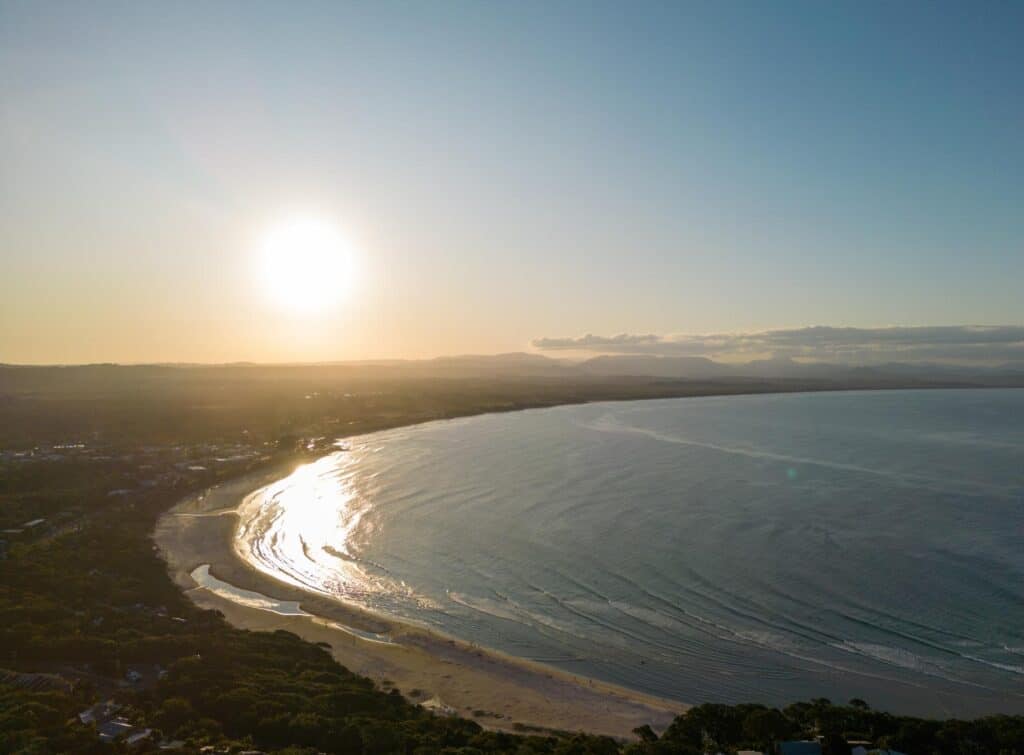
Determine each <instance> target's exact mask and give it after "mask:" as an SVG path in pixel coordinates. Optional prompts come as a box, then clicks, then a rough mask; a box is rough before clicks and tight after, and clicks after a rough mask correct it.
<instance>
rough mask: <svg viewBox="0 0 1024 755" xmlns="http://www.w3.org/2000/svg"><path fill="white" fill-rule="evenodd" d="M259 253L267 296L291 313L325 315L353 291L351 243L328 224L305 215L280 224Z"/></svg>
mask: <svg viewBox="0 0 1024 755" xmlns="http://www.w3.org/2000/svg"><path fill="white" fill-rule="evenodd" d="M260 252H261V256H262V267H263V269H262V273H263V281H264V284H265V287H266V290H267V293H268V295H269V296H270V298H271V299H273V301H274V302H275V303H276V304H277V305H278V306H280V307H282V308H283V309H286V310H288V311H290V312H293V313H297V314H313V313H317V312H323V311H324V310H327V309H329V308H331V307H333V306H335V305H337V304H339V303H340V302H341V301H342V300H343V299H344V298H345V297H346V296H347V295H348V294H349V292H350V291H351V289H352V285H353V278H354V275H355V269H354V267H355V259H354V250H353V248H352V245H351V243H350V242H349V241H348V239H346V238H345V236H344V235H343V234H341V233H340V232H339V231H338V229H337V228H335V227H334V226H333V225H331V224H330V223H328V222H326V221H324V220H321V219H319V218H315V217H309V216H303V217H294V218H290V219H288V220H286V221H284V222H281V223H279V224H277V225H275V226H273V227H272V228H271V229H270V230H269V231H268V232H267V233H266V235H265V236H264V237H263V240H262V243H261V249H260Z"/></svg>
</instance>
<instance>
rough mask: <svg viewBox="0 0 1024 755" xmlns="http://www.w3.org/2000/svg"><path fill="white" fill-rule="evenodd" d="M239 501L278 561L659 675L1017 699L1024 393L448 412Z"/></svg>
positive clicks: (310, 583) (730, 692) (285, 568)
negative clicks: (451, 415)
mask: <svg viewBox="0 0 1024 755" xmlns="http://www.w3.org/2000/svg"><path fill="white" fill-rule="evenodd" d="M240 513H241V520H240V527H239V532H238V540H237V548H238V550H239V552H240V553H241V554H242V555H243V557H244V558H246V559H247V560H248V561H250V562H251V563H252V564H253V565H254V566H255V567H256V568H258V569H260V570H262V571H264V572H266V573H268V574H270V575H272V576H274V577H276V578H278V579H281V580H283V581H286V582H289V583H291V584H294V585H299V586H302V587H304V588H306V589H309V590H311V591H315V592H318V593H322V594H327V595H331V596H335V597H337V598H339V599H341V600H344V601H347V602H350V603H353V604H355V605H358V606H361V607H363V608H366V609H368V610H370V611H374V612H378V613H382V614H386V615H388V616H392V617H395V618H398V619H401V620H404V621H409V622H413V623H417V624H420V625H422V626H426V627H430V628H433V629H436V630H439V631H442V632H444V633H447V634H449V635H452V636H455V637H458V638H461V639H464V640H466V641H469V642H473V643H476V644H479V645H481V646H484V647H489V648H495V649H497V650H501V651H504V652H506V653H510V654H512V655H516V656H520V657H523V658H529V659H532V660H536V661H540V662H543V663H547V664H550V665H552V666H557V667H559V668H562V669H565V670H568V671H570V672H573V673H576V674H579V675H581V676H588V677H593V678H598V679H602V680H606V681H610V682H614V683H617V684H621V685H623V686H626V687H630V688H633V689H637V690H640V691H643V692H647V693H651V694H656V695H660V696H663V697H667V698H671V699H676V700H680V701H683V702H690V703H699V702H707V701H710V702H725V703H736V702H763V703H770V704H784V703H787V702H791V701H795V700H801V699H809V698H812V697H827V698H829V699H831V700H833V701H834V702H846V701H848V700H849V699H851V698H862V699H865V700H867V701H868V702H869V703H870V704H872V705H874V706H876V707H883V708H886V709H890V710H894V711H900V712H906V713H914V714H925V715H960V716H968V715H978V714H982V713H991V712H1008V713H1009V712H1016V713H1022V712H1024V579H1022V578H1024V390H1012V389H1011V390H960V391H956V390H929V391H870V392H868V391H865V392H840V393H811V394H780V395H758V396H728V397H700V398H681V399H669V400H655V401H637V402H612V403H599V404H586V405H577V406H565V407H557V408H553V409H541V410H528V411H522V412H513V413H504V414H491V415H483V416H478V417H471V418H466V419H457V420H449V421H442V422H432V423H429V424H424V425H418V426H412V427H406V428H400V429H396V430H389V431H385V432H380V433H375V434H371V435H366V436H361V437H358V438H353V439H350V440H347V441H345V442H344V443H343V444H341V446H340V447H339V450H338V451H337V452H336V453H334V454H331V455H330V456H327V457H325V458H323V459H320V460H319V461H316V462H314V463H312V464H309V465H306V466H304V467H302V468H300V469H299V470H298V471H297V472H296V473H295V474H293V475H291V476H290V477H288V478H286V479H284V480H281V481H279V482H276V483H274V484H272V485H270V486H268V487H266V488H263V489H261V490H260V491H257V492H256V493H254V494H252V495H251V496H249V497H248V498H247V499H246V500H245V502H244V504H243V506H242V507H241V509H240Z"/></svg>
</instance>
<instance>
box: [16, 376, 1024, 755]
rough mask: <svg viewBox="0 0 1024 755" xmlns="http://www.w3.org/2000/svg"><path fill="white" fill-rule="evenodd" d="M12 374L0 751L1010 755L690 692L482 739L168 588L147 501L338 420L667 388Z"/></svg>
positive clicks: (853, 717)
mask: <svg viewBox="0 0 1024 755" xmlns="http://www.w3.org/2000/svg"><path fill="white" fill-rule="evenodd" d="M104 369H105V370H107V371H113V372H112V373H111V374H116V375H117V379H118V380H122V379H123V378H124V375H123V374H121V373H118V372H117V368H104ZM25 374H27V373H19V375H18V381H17V385H12V384H7V385H6V386H5V385H4V384H3V383H2V382H0V390H3V393H2V395H0V428H3V430H2V441H0V530H4V533H3V534H0V546H2V550H0V752H4V753H6V752H11V753H64V752H82V753H91V752H95V753H112V752H120V751H131V752H151V751H160V750H161V748H162V747H163V748H165V749H168V748H172V747H173V748H175V749H176V750H177V751H181V752H200V751H204V752H229V751H232V752H240V751H245V750H261V751H266V752H293V753H298V752H310V753H312V752H338V753H368V754H369V753H374V754H377V753H379V754H382V755H383V754H384V753H409V754H412V753H441V752H443V753H467V754H468V753H485V752H495V753H518V754H520V755H527V754H529V753H553V754H554V753H558V754H563V753H564V754H566V755H568V754H569V753H573V754H576V753H579V754H583V753H618V752H624V753H635V754H639V753H666V754H667V753H703V752H718V751H722V752H732V751H735V750H737V749H743V748H751V749H754V748H756V749H759V750H763V751H767V750H769V749H771V748H772V747H773V746H774V744H775V743H777V742H780V741H783V740H786V739H794V738H796V739H800V738H816V739H818V740H819V741H820V742H821V743H822V748H823V751H824V752H826V753H846V752H849V744H848V742H851V741H865V742H870V743H871V744H873V745H874V746H878V747H891V748H893V749H895V750H899V751H901V752H905V753H910V754H911V755H931V754H933V753H942V754H943V755H945V754H946V753H949V754H951V755H952V754H953V753H958V754H959V753H993V754H996V755H1000V754H1004V755H1006V754H1009V753H1021V754H1024V717H1009V716H997V717H990V718H984V719H979V720H975V721H932V720H922V719H915V718H906V717H900V716H894V715H891V714H888V713H885V712H879V711H874V710H872V709H871V708H870V707H869V706H868V705H867V704H866V703H864V702H862V701H851V702H850V703H849V704H844V705H836V704H832V703H831V702H829V701H827V700H815V701H811V702H805V703H796V704H792V705H789V706H787V707H784V708H782V709H776V708H770V707H765V706H760V705H738V706H725V705H711V704H705V705H700V706H698V707H695V708H692V709H690V710H689V711H688V712H687V713H685V714H684V715H681V716H679V717H678V718H677V719H676V721H675V722H674V723H673V724H672V725H671V727H669V728H668V729H667V730H666V731H664V732H660V733H656V732H654V731H652V730H651V729H649V728H646V727H645V728H642V729H638V730H637V731H636V732H635V734H636V739H635V740H634V741H632V742H617V741H614V740H612V739H609V738H607V737H596V736H589V735H587V734H584V733H569V732H550V731H541V730H525V729H524V730H522V731H520V732H518V733H513V732H496V731H489V730H486V729H485V728H483V727H481V725H480V724H479V723H477V722H475V721H472V720H467V719H462V718H455V717H444V716H437V715H434V714H432V713H430V712H428V711H426V710H424V709H423V708H421V707H419V706H417V705H415V704H413V703H411V702H409V701H408V700H407V699H406V698H405V697H404V696H403V694H402V691H401V690H398V689H394V688H390V689H385V688H381V687H378V686H375V685H374V683H373V682H371V681H370V680H368V679H366V678H362V677H360V676H357V675H355V674H353V673H351V672H350V671H348V670H347V669H345V668H344V667H342V666H341V665H339V664H338V663H337V662H336V661H335V660H334V659H333V658H332V656H331V655H330V653H329V652H328V651H327V650H326V649H325V648H324V647H321V646H318V645H314V644H310V643H308V642H305V641H303V640H301V639H299V638H298V637H296V636H294V635H291V634H289V633H286V632H276V633H257V632H248V631H242V630H238V629H234V628H232V627H231V626H230V625H228V624H227V623H226V622H225V621H224V619H223V617H222V616H221V615H220V614H219V613H217V612H215V611H206V610H201V609H199V608H197V607H196V606H195V605H194V604H192V603H191V601H190V600H188V598H187V597H186V596H184V595H183V594H182V593H181V592H180V591H179V590H178V589H177V587H176V586H175V585H174V584H173V583H172V582H171V580H170V578H169V577H168V575H167V572H166V569H165V566H164V564H163V562H162V561H161V560H160V557H159V555H158V553H156V552H155V549H154V546H153V543H152V540H151V539H150V533H151V532H152V529H153V527H154V524H155V522H156V520H157V518H158V517H159V515H160V514H161V513H162V512H163V511H165V510H166V509H167V508H168V507H170V506H172V505H173V504H174V503H175V502H177V501H178V500H180V498H182V497H183V496H185V495H186V494H188V493H189V492H192V491H195V490H199V489H202V488H203V487H205V486H208V485H210V484H213V483H215V482H217V481H219V480H224V479H228V478H230V477H233V476H237V475H239V474H241V473H243V472H245V471H248V470H251V469H253V468H255V467H258V466H260V465H266V464H271V463H279V462H281V461H282V460H285V459H290V458H296V459H298V458H301V457H303V456H304V455H310V454H315V453H317V450H318V448H321V447H322V446H323V444H324V443H325V442H329V441H330V440H333V439H334V438H336V437H339V436H342V435H345V434H351V433H353V432H363V431H368V430H372V429H377V428H380V427H386V426H393V425H395V424H401V423H404V422H408V421H422V420H425V419H432V418H440V417H447V416H455V415H459V414H468V413H473V412H479V411H495V410H507V409H511V408H518V407H523V406H534V405H549V404H554V403H560V402H564V401H580V400H588V399H592V398H630V397H639V396H645V395H664V394H667V393H669V392H670V391H669V389H668V388H667V387H666V386H665V385H664V384H637V383H628V384H625V385H623V386H620V387H619V388H618V389H616V388H615V387H614V386H609V385H606V384H601V385H596V386H582V387H581V386H579V385H562V386H560V385H559V384H558V383H557V382H555V383H552V382H551V381H543V382H540V383H534V382H530V381H512V382H508V383H493V382H487V381H441V382H438V381H431V382H429V383H421V382H415V381H413V382H408V383H387V384H383V385H379V386H373V387H372V390H371V386H368V385H367V384H365V383H358V384H350V383H345V382H344V381H343V380H342V379H341V378H338V377H332V378H331V379H330V380H327V379H326V378H324V377H323V376H322V375H320V376H315V379H314V377H310V378H309V379H307V380H303V379H302V378H301V376H292V377H290V378H289V379H288V380H272V381H271V380H258V381H252V382H248V383H246V382H244V381H243V382H239V381H238V380H234V381H233V382H232V381H228V382H227V383H225V382H224V381H225V378H223V376H221V377H216V376H215V375H205V376H202V380H201V381H200V383H199V384H197V385H192V384H189V385H186V386H184V387H182V386H181V385H179V384H173V381H172V385H171V387H170V388H167V387H166V384H148V383H146V381H144V380H143V381H141V382H139V383H138V384H136V385H135V388H134V389H128V388H126V387H125V386H124V385H122V384H120V383H117V381H112V382H111V381H107V382H104V380H102V379H99V378H95V376H89V381H85V383H83V382H82V380H81V379H80V377H81V376H77V378H76V380H77V382H76V381H75V380H70V381H65V382H63V383H62V382H61V381H59V380H55V379H54V380H55V382H48V381H50V380H51V378H50V377H49V376H46V380H42V381H40V382H39V383H35V384H33V382H32V381H31V380H25V379H24V376H25ZM68 376H70V377H74V375H72V373H68ZM193 377H194V376H193ZM236 377H237V376H236ZM90 381H92V382H90ZM33 385H35V386H36V387H33ZM161 385H164V387H161ZM40 386H42V387H40ZM154 386H155V387H154ZM4 388H6V390H4ZM690 388H691V389H692V390H693V392H707V390H708V389H707V388H706V387H702V388H700V390H698V389H697V388H696V387H694V386H690ZM685 389H686V386H685V385H680V384H674V385H673V386H672V387H671V390H673V391H675V393H676V394H685ZM616 390H618V391H619V392H618V393H616V392H615V391H616ZM108 700H109V701H112V706H113V707H114V708H116V710H117V719H116V720H117V721H120V722H122V724H123V726H124V729H125V731H126V732H127V731H132V732H136V734H137V736H135V737H134V738H133V740H132V742H131V744H129V741H128V737H125V736H108V737H107V739H109V740H110V741H103V740H102V739H101V737H100V734H101V733H102V730H101V727H100V726H99V725H98V724H99V721H98V720H85V721H83V717H80V715H79V714H82V713H83V712H84V711H86V710H87V709H90V708H91V707H92V706H95V705H96V704H97V703H102V702H104V701H108ZM84 718H86V719H88V717H87V716H86V717H84ZM204 748H205V749H204Z"/></svg>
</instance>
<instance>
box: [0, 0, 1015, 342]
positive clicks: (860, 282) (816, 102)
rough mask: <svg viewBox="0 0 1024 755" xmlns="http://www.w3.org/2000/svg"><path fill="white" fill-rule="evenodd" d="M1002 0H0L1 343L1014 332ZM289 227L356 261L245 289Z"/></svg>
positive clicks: (1011, 22) (1010, 50) (1009, 108)
mask: <svg viewBox="0 0 1024 755" xmlns="http://www.w3.org/2000/svg"><path fill="white" fill-rule="evenodd" d="M1022 40H1024V4H1019V3H996V2H992V3H966V2H965V3H960V4H951V3H911V2H892V3H865V2H856V3H852V2H851V3H792V2H777V3H764V2H756V3H731V2H707V3H666V4H658V3H625V2H623V3H617V4H603V3H580V4H575V3H568V2H564V3H563V2H559V3H552V2H544V3H522V2H516V3H505V4H499V3H494V2H487V3H483V2H479V3H469V2H466V3H402V4H390V3H362V4H358V5H357V4H346V3H339V2H329V3H304V2H297V3H291V2H289V3H285V2H279V3H253V2H246V3H124V4H105V3H77V2H76V3H67V4H61V3H43V2H0V361H14V362H55V361H57V362H60V361H64V362H71V361H87V360H101V359H102V360H107V359H109V360H118V361H147V360H179V359H180V360H202V361H221V360H231V359H255V360H264V361H271V360H278V359H347V358H370V357H402V356H410V357H412V356H429V355H434V354H440V353H458V352H495V351H505V350H516V349H522V348H525V347H527V346H528V344H529V343H530V341H531V339H534V338H538V337H543V336H575V335H579V334H582V333H586V332H593V333H600V334H613V333H619V332H626V333H657V334H667V333H707V332H722V331H756V330H764V329H768V328H776V327H791V326H802V325H811V324H822V325H836V326H857V327H873V326H883V325H932V324H968V323H969V324H1021V323H1024V295H1022V282H1024V43H1022ZM295 212H299V213H313V214H316V215H317V216H318V217H321V218H324V219H326V220H327V221H329V222H330V223H331V224H333V225H335V226H336V227H337V228H339V229H341V231H342V232H343V233H344V234H345V235H346V236H349V237H351V239H352V242H353V244H354V245H355V246H356V248H357V249H358V250H359V251H358V257H359V266H358V267H359V270H360V272H359V278H358V281H357V282H356V284H354V285H353V286H352V290H351V293H350V294H348V295H346V297H345V301H344V302H340V303H339V304H338V306H335V307H333V308H331V309H330V311H328V312H324V313H321V314H319V315H318V316H316V317H310V316H309V315H308V314H303V315H302V316H301V317H300V316H299V315H298V314H296V313H290V312H282V311H280V310H279V309H275V308H274V307H273V306H272V305H271V304H270V303H268V302H267V300H266V296H265V295H264V294H265V292H263V291H261V289H260V283H259V282H258V281H256V280H255V278H256V276H254V275H252V274H251V272H252V268H253V267H254V266H255V262H254V252H253V249H254V248H255V246H258V239H259V236H260V233H261V232H262V231H261V229H264V228H266V227H267V226H268V225H273V224H274V223H275V222H277V220H278V219H279V218H282V217H287V216H289V214H290V213H295Z"/></svg>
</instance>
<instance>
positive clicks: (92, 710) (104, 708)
mask: <svg viewBox="0 0 1024 755" xmlns="http://www.w3.org/2000/svg"><path fill="white" fill-rule="evenodd" d="M119 710H121V706H120V705H118V704H117V703H115V702H114V701H113V700H107V701H106V702H105V703H96V704H95V705H93V706H92V707H89V708H86V709H85V710H83V711H82V712H81V713H79V714H78V720H79V721H81V722H82V723H83V724H92V723H95V724H100V723H104V722H106V721H108V720H109V719H111V718H113V717H114V714H115V713H117V712H118V711H119Z"/></svg>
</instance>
